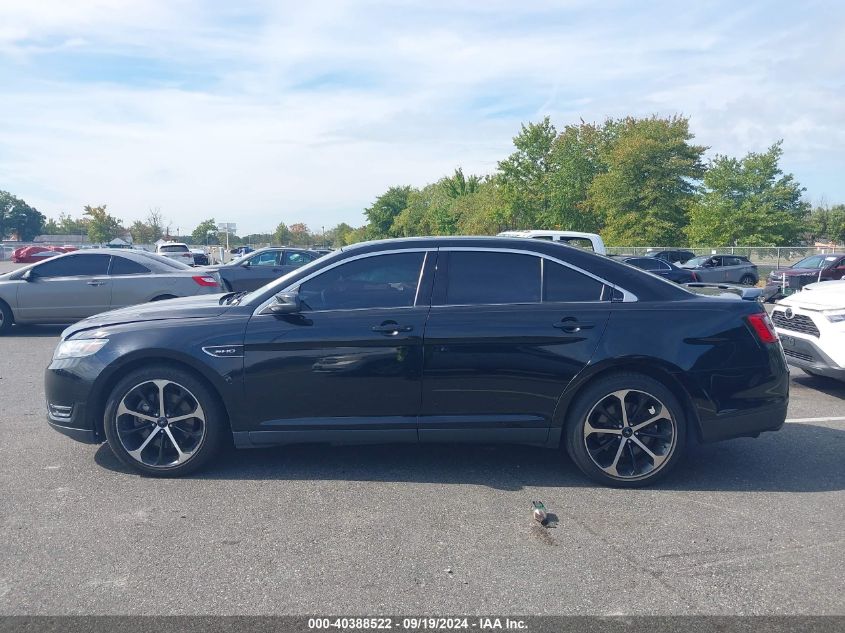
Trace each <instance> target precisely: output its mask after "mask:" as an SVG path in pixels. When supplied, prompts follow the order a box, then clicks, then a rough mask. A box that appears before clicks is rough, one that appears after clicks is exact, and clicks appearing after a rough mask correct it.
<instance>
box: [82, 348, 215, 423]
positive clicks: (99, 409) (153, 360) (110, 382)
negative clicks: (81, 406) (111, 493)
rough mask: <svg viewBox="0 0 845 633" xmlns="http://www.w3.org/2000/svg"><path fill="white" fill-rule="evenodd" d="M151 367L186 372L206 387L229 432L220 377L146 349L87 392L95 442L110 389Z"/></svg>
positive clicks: (122, 360)
mask: <svg viewBox="0 0 845 633" xmlns="http://www.w3.org/2000/svg"><path fill="white" fill-rule="evenodd" d="M153 365H158V366H161V365H163V366H167V367H172V368H174V369H180V370H182V371H185V372H188V373H190V374H191V375H193V376H194V377H196V378H197V379H198V380H200V381H201V382H202V383H204V384H205V386H206V387H207V388H208V390H209V392H210V393H211V394H212V396H213V397H214V398H216V399H217V404H218V405H219V406H220V407H221V408H222V409H223V411H224V412H225V416H226V426H227V428H228V429H229V432H230V433H231V430H232V425H231V419H232V411H231V407H230V405H229V403H228V402H227V401H226V398H224V397H223V394H222V389H221V388H220V387H221V385H220V381H221V380H222V379H221V377H220V376H219V375H218V376H216V377H215V376H213V375H211V372H209V371H207V369H205V368H200V367H197V365H196V363H192V362H190V361H189V360H187V359H185V358H182V357H180V356H178V355H174V354H173V353H172V352H171V351H168V350H149V351H147V353H144V354H143V355H135V356H129V357H126V358H122V359H121V362H120V364H119V365H117V366H114V367H112V369H111V371H109V372H107V373H106V372H104V373H103V374H101V376H100V379H99V380H98V381H97V382H96V383H95V385H94V388H93V389H92V391H91V400H90V402H89V405H88V406H89V416H90V417H91V419H92V421H93V428H94V432H95V433H96V434H97V437H98V438H99V439H103V438H104V437H105V433H104V429H103V425H104V416H105V411H106V402H107V401H108V398H109V395H110V394H111V392H112V389H114V387H115V385H117V383H118V382H119V381H120V380H122V379H123V378H124V377H125V376H126V375H127V374H129V373H130V372H133V371H136V370H138V369H143V368H144V367H150V366H153Z"/></svg>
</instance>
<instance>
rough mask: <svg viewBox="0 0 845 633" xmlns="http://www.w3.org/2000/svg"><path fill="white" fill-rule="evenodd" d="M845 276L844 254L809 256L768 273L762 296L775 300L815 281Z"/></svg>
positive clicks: (831, 279)
mask: <svg viewBox="0 0 845 633" xmlns="http://www.w3.org/2000/svg"><path fill="white" fill-rule="evenodd" d="M843 275H845V253H831V254H830V255H811V256H810V257H805V258H804V259H802V260H801V261H799V262H797V263H795V264H792V266H789V267H787V268H778V269H777V270H773V271H772V272H771V273H769V278H768V279H767V280H766V288H765V291H764V294H765V296H766V298H768V299H777V298H779V297H782V296H784V295H788V294H791V293H792V292H795V291H796V290H800V289H801V288H803V287H804V286H806V285H807V284H811V283H814V282H817V281H833V280H836V279H842V277H843Z"/></svg>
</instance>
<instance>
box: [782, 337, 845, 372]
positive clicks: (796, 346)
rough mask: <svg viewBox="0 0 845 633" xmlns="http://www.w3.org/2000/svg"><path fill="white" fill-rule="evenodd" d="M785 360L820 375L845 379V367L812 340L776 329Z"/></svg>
mask: <svg viewBox="0 0 845 633" xmlns="http://www.w3.org/2000/svg"><path fill="white" fill-rule="evenodd" d="M778 335H779V336H780V338H781V344H782V345H783V353H784V355H785V356H786V362H787V363H789V364H790V365H791V366H793V367H800V368H801V369H806V370H808V371H810V372H812V373H814V374H819V375H820V376H827V377H828V378H836V379H838V380H845V367H841V366H840V365H838V364H837V363H836V361H834V360H833V359H832V358H831V357H830V356H828V355H827V354H825V353H824V352H823V351H822V349H821V348H820V347H819V346H818V345H816V344H815V343H814V342H813V341H808V340H807V339H805V338H800V337H798V336H794V335H793V334H792V333H789V332H786V331H783V330H780V329H778Z"/></svg>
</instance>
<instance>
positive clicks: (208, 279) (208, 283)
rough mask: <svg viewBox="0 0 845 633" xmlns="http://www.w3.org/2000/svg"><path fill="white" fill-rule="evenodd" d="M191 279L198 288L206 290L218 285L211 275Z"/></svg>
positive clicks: (195, 276)
mask: <svg viewBox="0 0 845 633" xmlns="http://www.w3.org/2000/svg"><path fill="white" fill-rule="evenodd" d="M191 279H193V280H194V281H195V282H197V283H198V284H199V285H200V286H205V287H206V288H211V287H214V286H217V285H218V283H217V280H216V279H215V278H214V277H212V276H211V275H194V276H193V277H191Z"/></svg>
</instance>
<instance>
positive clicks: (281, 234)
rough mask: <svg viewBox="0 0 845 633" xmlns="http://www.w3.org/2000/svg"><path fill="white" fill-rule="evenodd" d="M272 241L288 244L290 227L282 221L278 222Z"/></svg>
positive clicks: (281, 244) (282, 244)
mask: <svg viewBox="0 0 845 633" xmlns="http://www.w3.org/2000/svg"><path fill="white" fill-rule="evenodd" d="M273 241H274V242H275V243H276V244H279V245H280V246H284V245H286V244H290V241H291V238H290V229H289V228H288V226H287V224H285V223H284V222H279V226H277V227H276V231H275V232H274V233H273Z"/></svg>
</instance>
